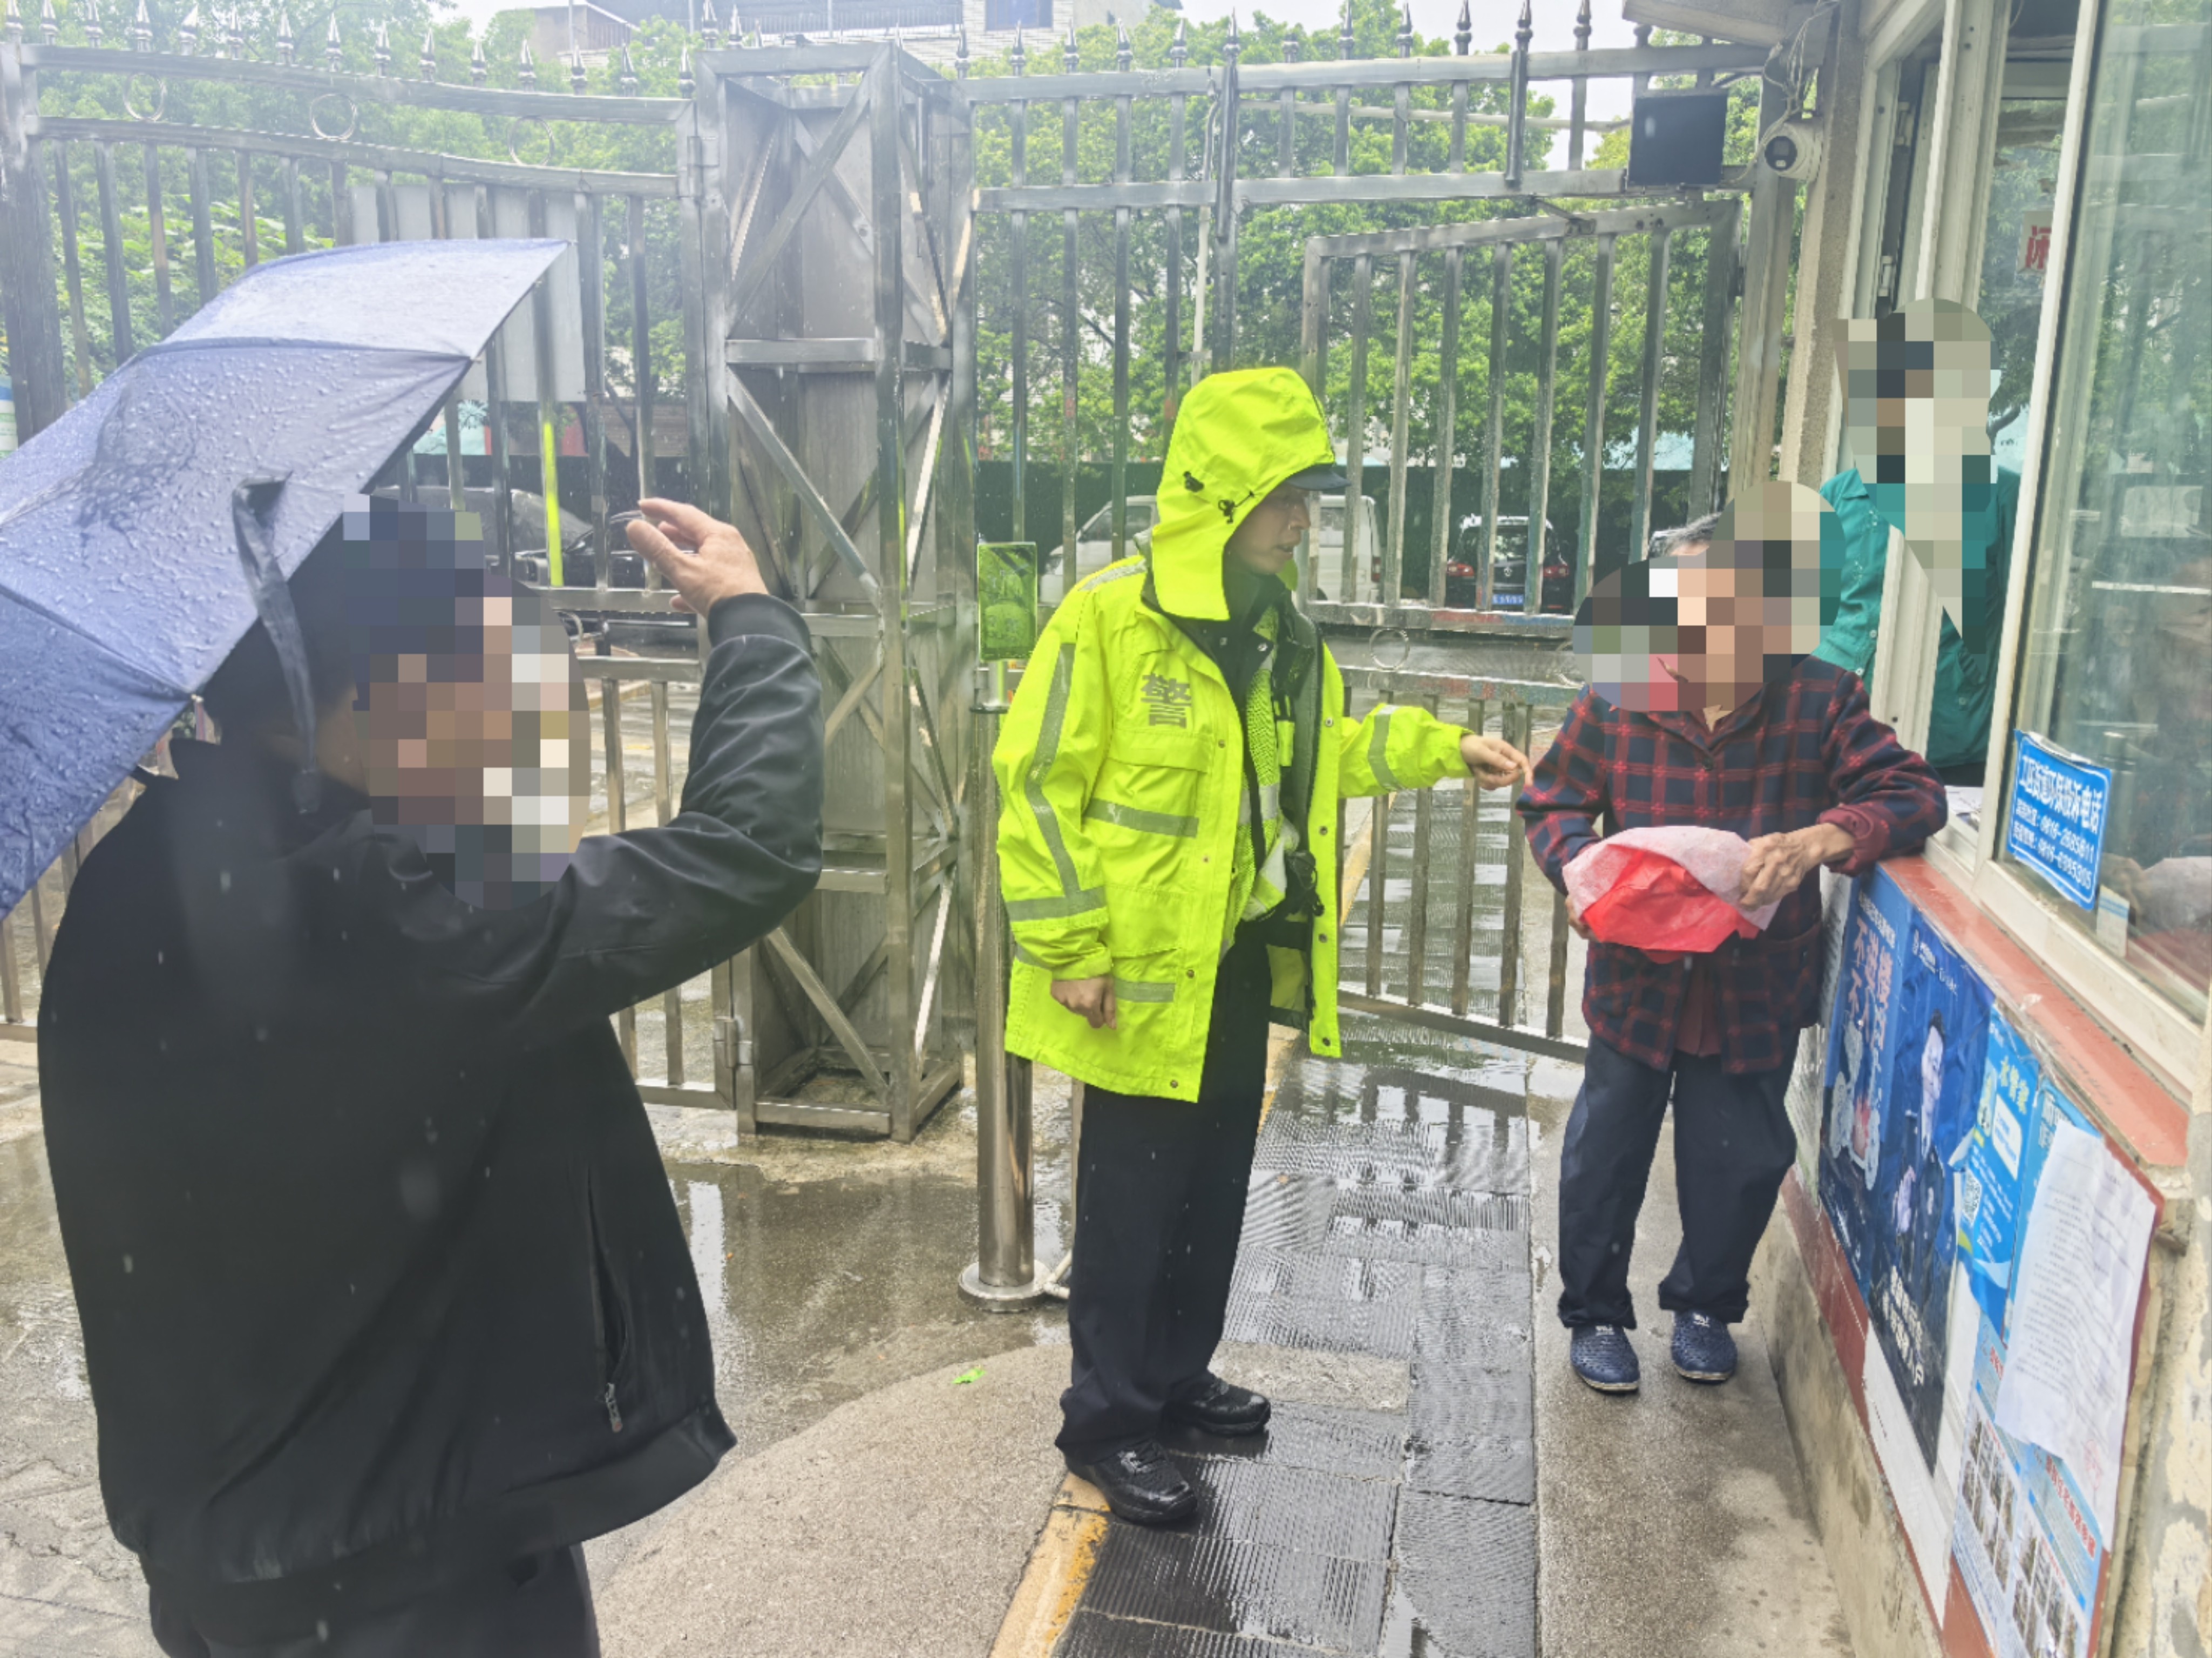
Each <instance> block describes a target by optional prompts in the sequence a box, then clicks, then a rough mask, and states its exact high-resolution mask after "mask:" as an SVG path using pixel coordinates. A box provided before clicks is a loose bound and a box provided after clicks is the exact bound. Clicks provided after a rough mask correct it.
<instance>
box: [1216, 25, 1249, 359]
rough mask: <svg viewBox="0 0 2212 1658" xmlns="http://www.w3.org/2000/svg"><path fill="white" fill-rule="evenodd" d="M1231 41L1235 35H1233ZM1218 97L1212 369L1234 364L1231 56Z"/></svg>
mask: <svg viewBox="0 0 2212 1658" xmlns="http://www.w3.org/2000/svg"><path fill="white" fill-rule="evenodd" d="M1231 43H1232V44H1233V43H1234V38H1233V36H1232V42H1231ZM1226 81H1227V84H1226V85H1225V87H1224V88H1223V90H1222V99H1221V120H1222V130H1221V131H1222V143H1221V151H1222V154H1221V176H1220V179H1219V186H1220V188H1219V194H1218V200H1219V203H1220V206H1219V207H1218V209H1217V210H1216V211H1215V213H1214V216H1213V240H1214V268H1213V372H1214V373H1216V374H1219V373H1222V372H1223V371H1225V370H1226V369H1231V368H1234V367H1236V366H1237V139H1238V136H1239V127H1240V125H1241V122H1242V120H1243V111H1242V108H1241V106H1242V104H1243V99H1242V98H1241V97H1240V96H1239V95H1238V94H1237V63H1236V59H1235V58H1231V59H1230V63H1229V71H1228V75H1227V76H1226Z"/></svg>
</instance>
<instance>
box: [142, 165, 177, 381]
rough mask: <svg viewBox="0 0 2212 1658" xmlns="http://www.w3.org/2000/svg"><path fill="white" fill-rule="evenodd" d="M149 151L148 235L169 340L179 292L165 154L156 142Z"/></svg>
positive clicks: (160, 317)
mask: <svg viewBox="0 0 2212 1658" xmlns="http://www.w3.org/2000/svg"><path fill="white" fill-rule="evenodd" d="M144 149H145V151H146V238H147V240H148V241H149V243H150V244H151V246H152V247H153V250H154V316H155V322H156V324H157V325H158V326H159V327H160V329H161V337H162V338H163V339H167V338H168V337H169V333H170V331H171V330H172V329H173V328H175V327H176V325H177V302H176V295H174V294H173V292H172V291H171V289H170V284H169V221H168V216H167V214H166V213H164V212H163V211H162V210H161V152H160V151H159V150H157V149H155V147H154V146H153V145H151V144H148V145H146V146H144Z"/></svg>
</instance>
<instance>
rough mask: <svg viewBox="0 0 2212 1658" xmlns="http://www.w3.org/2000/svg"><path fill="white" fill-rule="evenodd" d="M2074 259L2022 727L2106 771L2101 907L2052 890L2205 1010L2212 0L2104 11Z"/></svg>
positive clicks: (2211, 967)
mask: <svg viewBox="0 0 2212 1658" xmlns="http://www.w3.org/2000/svg"><path fill="white" fill-rule="evenodd" d="M2068 264H2069V270H2068V272H2067V281H2066V288H2065V295H2066V300H2065V303H2066V314H2065V317H2064V320H2063V323H2062V324H2061V332H2060V336H2059V345H2058V353H2059V355H2058V361H2057V381H2056V383H2055V386H2054V392H2053V396H2052V398H2051V416H2050V438H2049V446H2048V449H2047V451H2046V453H2045V480H2044V488H2043V491H2042V496H2043V507H2042V510H2041V513H2040V515H2039V522H2038V525H2037V531H2036V543H2035V555H2034V558H2035V562H2034V567H2033V585H2032V586H2031V588H2030V592H2029V598H2028V611H2027V632H2026V635H2025V643H2026V652H2027V654H2026V658H2025V659H2024V661H2023V664H2022V676H2021V702H2020V707H2019V719H2018V722H2017V723H2018V725H2019V726H2020V727H2021V730H2022V731H2023V732H2027V733H2033V734H2034V735H2035V736H2037V737H2039V738H2042V739H2044V740H2045V742H2047V743H2049V744H2053V745H2055V746H2056V747H2057V748H2059V749H2061V750H2066V751H2068V753H2069V754H2070V755H2072V756H2076V757H2078V758H2079V759H2080V760H2081V761H2084V762H2087V763H2088V764H2089V765H2090V766H2092V767H2095V768H2105V769H2107V770H2109V772H2110V773H2111V785H2110V793H2109V800H2108V804H2107V805H2106V811H2105V814H2104V840H2103V845H2102V848H2101V852H2102V856H2101V859H2100V863H2099V865H2098V878H2099V883H2100V893H2099V902H2098V906H2097V908H2095V909H2093V910H2092V909H2088V908H2082V907H2081V906H2079V905H2078V904H2077V903H2075V902H2069V901H2068V900H2067V899H2066V898H2065V897H2064V896H2063V895H2062V894H2060V893H2058V892H2057V890H2056V888H2055V887H2051V888H2049V889H2047V890H2050V891H2051V895H2052V896H2053V898H2054V900H2055V901H2056V902H2057V903H2058V904H2059V906H2060V907H2061V908H2062V909H2063V910H2064V911H2065V912H2066V913H2068V914H2071V915H2072V916H2073V917H2074V918H2075V921H2076V922H2077V923H2078V924H2079V925H2080V926H2083V927H2085V928H2088V929H2091V930H2092V931H2093V932H2094V933H2095V936H2096V937H2097V938H2098V939H2099V940H2100V943H2102V944H2104V945H2105V946H2106V948H2107V949H2108V950H2112V952H2113V953H2114V954H2115V955H2117V956H2118V957H2122V958H2123V959H2124V961H2125V962H2126V963H2127V964H2128V966H2129V967H2130V969H2134V970H2135V971H2136V972H2138V973H2140V974H2141V975H2142V977H2143V978H2144V979H2145V980H2147V981H2148V982H2149V983H2150V984H2151V985H2152V986H2153V987H2154V988H2155V989H2156V990H2157V991H2158V992H2159V993H2160V994H2163V995H2165V996H2166V997H2168V998H2170V999H2172V1001H2174V1002H2176V1003H2177V1004H2179V1005H2180V1006H2181V1007H2182V1008H2183V1009H2184V1010H2185V1011H2187V1012H2188V1013H2190V1014H2191V1016H2193V1017H2203V1014H2204V1011H2205V1005H2206V987H2207V983H2208V981H2212V534H2208V531H2212V525H2208V522H2207V519H2206V517H2205V512H2204V486H2205V483H2206V481H2207V479H2206V472H2207V470H2208V468H2207V454H2208V446H2212V430H2208V425H2212V0H2112V4H2110V5H2109V6H2108V7H2107V9H2106V17H2105V21H2104V22H2103V23H2102V25H2101V27H2100V43H2099V49H2098V56H2097V60H2096V64H2095V66H2094V70H2093V80H2092V84H2091V94H2090V101H2089V106H2088V112H2087V128H2086V131H2085V134H2084V143H2083V148H2082V153H2081V173H2080V183H2079V185H2078V193H2077V200H2076V204H2075V216H2074V221H2073V229H2072V235H2071V241H2070V251H2069V254H2068ZM2009 838H2010V837H2009V836H2005V837H2001V840H2000V844H2001V845H2003V844H2006V843H2007V842H2008V841H2009Z"/></svg>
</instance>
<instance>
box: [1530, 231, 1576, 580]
mask: <svg viewBox="0 0 2212 1658" xmlns="http://www.w3.org/2000/svg"><path fill="white" fill-rule="evenodd" d="M1566 256H1567V244H1566V241H1565V239H1564V238H1560V237H1554V238H1553V240H1550V241H1547V242H1546V243H1545V244H1544V311H1543V323H1542V328H1541V332H1540V333H1539V334H1538V336H1537V347H1536V351H1537V358H1536V429H1535V431H1534V433H1533V434H1531V435H1530V438H1529V454H1528V536H1527V537H1526V542H1527V548H1526V550H1527V553H1528V556H1527V557H1526V558H1525V559H1524V560H1523V561H1522V565H1521V614H1522V615H1523V616H1535V615H1537V614H1538V613H1539V612H1541V610H1543V608H1544V552H1545V537H1546V532H1547V529H1548V527H1549V526H1548V525H1547V522H1546V520H1547V519H1548V518H1549V517H1550V515H1551V508H1552V420H1553V414H1554V412H1555V411H1556V410H1557V409H1558V407H1559V398H1558V395H1557V394H1558V389H1559V276H1560V268H1561V266H1562V264H1564V263H1565V259H1566Z"/></svg>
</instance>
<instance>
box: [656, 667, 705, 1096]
mask: <svg viewBox="0 0 2212 1658" xmlns="http://www.w3.org/2000/svg"><path fill="white" fill-rule="evenodd" d="M699 632H700V637H701V641H702V648H703V647H704V643H705V637H706V629H705V628H704V627H702V628H701V629H700V630H699ZM651 695H652V699H653V700H652V708H653V822H654V823H659V824H661V825H662V826H664V827H665V825H666V824H667V823H669V822H670V820H671V819H672V818H673V817H675V816H676V767H675V756H674V755H673V754H672V752H671V749H670V744H669V731H668V686H667V683H665V681H659V680H656V681H655V682H654V683H653V690H652V693H651ZM679 989H680V987H679ZM661 1009H662V1023H664V1024H665V1027H666V1029H667V1035H666V1037H665V1041H666V1045H667V1053H668V1079H669V1081H670V1082H671V1083H681V1082H682V1081H683V1079H684V1004H683V999H682V997H681V995H680V994H679V992H678V990H671V991H668V992H666V993H665V994H664V996H663V997H662V999H661Z"/></svg>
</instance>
